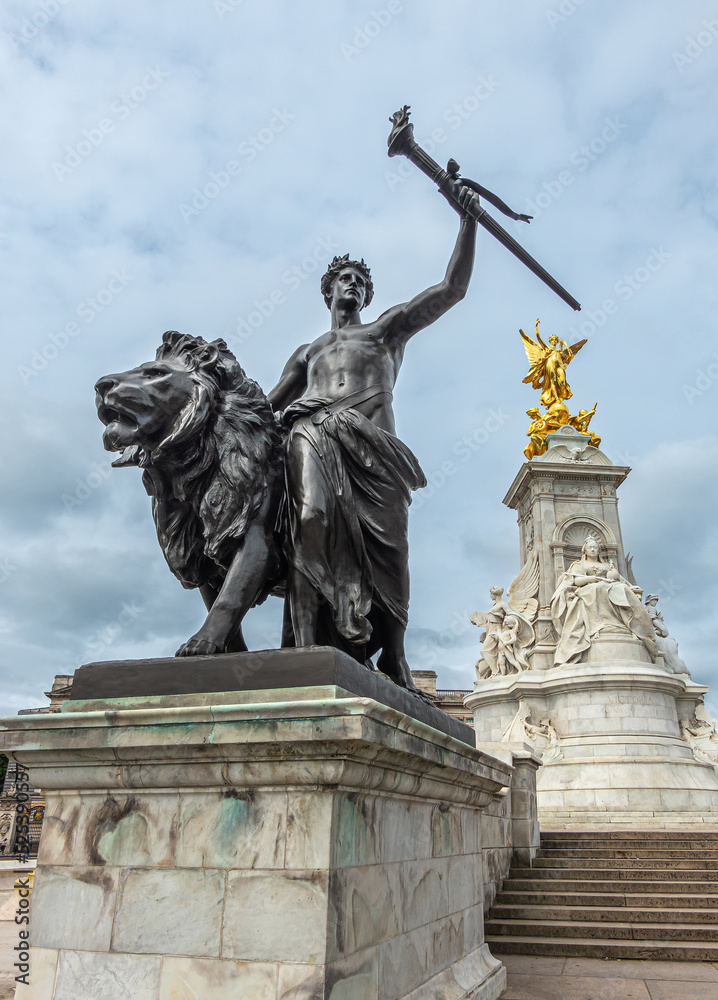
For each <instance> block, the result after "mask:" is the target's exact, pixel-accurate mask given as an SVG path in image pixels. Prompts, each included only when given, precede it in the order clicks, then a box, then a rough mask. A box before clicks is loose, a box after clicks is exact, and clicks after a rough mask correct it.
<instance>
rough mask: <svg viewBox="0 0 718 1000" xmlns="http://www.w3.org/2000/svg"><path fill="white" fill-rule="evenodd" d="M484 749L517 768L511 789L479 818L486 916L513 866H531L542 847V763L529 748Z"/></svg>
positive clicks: (497, 746)
mask: <svg viewBox="0 0 718 1000" xmlns="http://www.w3.org/2000/svg"><path fill="white" fill-rule="evenodd" d="M480 749H482V750H484V751H486V752H487V753H490V754H492V755H493V756H495V757H498V758H499V759H501V760H505V761H506V763H508V764H512V766H513V768H514V773H513V774H512V776H511V785H510V787H508V788H506V789H504V790H503V791H502V792H501V793H500V794H499V795H496V796H495V797H494V799H493V800H492V801H491V802H490V803H489V804H488V805H487V806H486V808H485V809H483V810H482V812H481V817H480V819H479V826H480V834H479V839H480V842H481V856H482V869H483V878H484V913H488V911H489V910H490V909H491V907H492V906H493V904H494V901H495V899H496V897H497V895H498V893H499V892H500V891H501V887H502V885H503V882H504V879H506V878H508V875H509V871H510V869H511V866H512V865H524V866H528V865H530V864H531V861H532V860H533V859H534V858H535V857H536V854H537V852H538V849H539V847H540V846H541V831H540V829H539V822H538V814H537V796H536V772H537V770H538V768H539V767H540V766H541V761H540V759H539V758H538V757H537V756H536V755H535V753H534V752H533V749H532V748H531V747H530V746H528V745H526V746H525V747H522V748H514V749H509V748H507V747H506V746H505V745H502V744H501V743H481V744H480Z"/></svg>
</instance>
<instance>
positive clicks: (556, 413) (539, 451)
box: [524, 402, 601, 462]
mask: <svg viewBox="0 0 718 1000" xmlns="http://www.w3.org/2000/svg"><path fill="white" fill-rule="evenodd" d="M526 415H527V416H528V417H531V423H530V424H529V429H528V430H527V431H526V434H527V436H528V437H529V438H530V439H531V440H530V442H529V443H528V444H527V445H526V447H525V448H524V455H525V456H526V458H527V459H528V460H529V462H530V461H531V459H532V458H535V457H536V455H543V454H544V453H545V452H546V435H547V434H553V432H554V431H557V430H558V429H559V427H563V426H564V424H570V423H571V421H572V420H575V419H576V418H575V417H571V416H569V412H568V406H566V404H565V403H563V402H556V403H553V404H552V405H551V406H550V407H549V408H548V410H547V411H546V413H544V414H541V412H540V410H539V408H538V406H532V407H531V409H529V410H527V411H526ZM589 419H590V418H589ZM577 430H580V428H577ZM600 440H601V439H600V438H599V441H600Z"/></svg>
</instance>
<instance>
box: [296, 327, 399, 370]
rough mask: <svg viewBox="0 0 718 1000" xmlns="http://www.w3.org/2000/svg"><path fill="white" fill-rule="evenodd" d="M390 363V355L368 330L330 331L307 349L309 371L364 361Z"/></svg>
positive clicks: (369, 329)
mask: <svg viewBox="0 0 718 1000" xmlns="http://www.w3.org/2000/svg"><path fill="white" fill-rule="evenodd" d="M383 360H387V361H391V351H389V349H388V348H387V346H386V344H385V343H384V342H383V340H382V339H381V337H380V336H379V335H378V333H377V332H375V331H372V330H371V328H360V327H347V328H346V329H343V330H331V331H330V332H329V333H325V334H324V335H323V336H321V337H318V338H317V340H315V341H314V343H313V344H310V346H309V347H308V348H307V362H308V364H309V367H310V368H316V367H323V366H324V365H330V366H333V365H336V364H342V365H348V366H349V367H351V366H352V363H355V364H365V363H366V362H367V361H379V362H381V361H383Z"/></svg>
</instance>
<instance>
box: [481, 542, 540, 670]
mask: <svg viewBox="0 0 718 1000" xmlns="http://www.w3.org/2000/svg"><path fill="white" fill-rule="evenodd" d="M538 585H539V568H538V559H537V558H536V557H535V556H534V557H533V558H532V559H530V560H529V561H528V562H527V563H526V564H525V565H524V567H523V568H522V570H521V572H520V573H519V575H518V576H517V577H516V579H515V580H514V582H513V583H512V584H511V586H510V587H509V591H508V593H507V595H506V600H504V598H503V593H504V588H503V587H492V588H491V590H490V592H489V593H490V594H491V599H492V600H493V602H494V603H493V606H492V607H491V608H490V609H489V610H488V611H476V612H474V614H473V615H471V618H470V621H471V622H472V623H473V624H474V625H476V626H477V627H478V628H485V629H486V631H485V632H484V634H483V636H482V637H481V639H482V647H481V656H480V657H479V660H478V662H477V664H476V676H477V678H478V679H481V678H483V677H496V676H499V675H501V676H505V675H506V674H511V673H520V672H521V671H522V670H530V669H531V664H530V663H529V661H528V659H527V655H526V654H527V652H528V650H529V649H530V647H531V646H532V645H533V643H534V641H535V639H536V636H535V634H534V628H533V624H532V622H533V620H534V619H535V617H536V613H537V611H538V601H537V600H536V594H537V593H538Z"/></svg>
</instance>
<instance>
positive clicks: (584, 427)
mask: <svg viewBox="0 0 718 1000" xmlns="http://www.w3.org/2000/svg"><path fill="white" fill-rule="evenodd" d="M597 406H598V403H594V404H593V407H592V408H591V409H590V410H579V411H578V416H577V417H569V418H568V422H569V424H571V426H572V427H575V428H576V430H577V431H580V432H581V434H587V435H588V437H590V438H591V440H590V442H589V443H590V444H592V445H593V447H594V448H598V447H599V445H600V444H601V439H600V437H599V436H598V434H594V433H593V431H590V430H589V429H588V425H589V424H590V423H591V419H592V417H593V415H594V413H595V412H596V407H597Z"/></svg>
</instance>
